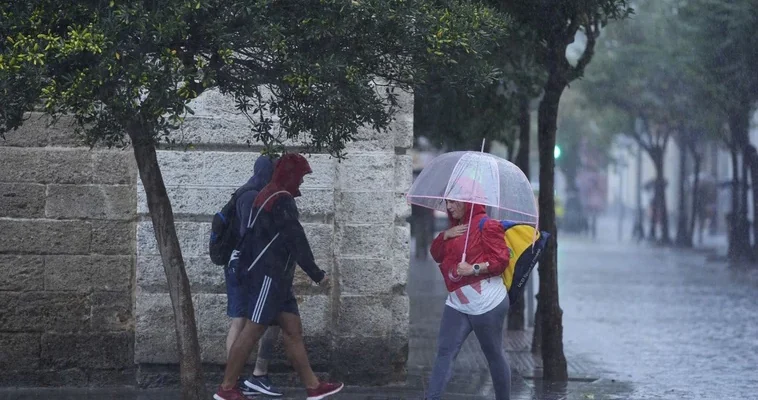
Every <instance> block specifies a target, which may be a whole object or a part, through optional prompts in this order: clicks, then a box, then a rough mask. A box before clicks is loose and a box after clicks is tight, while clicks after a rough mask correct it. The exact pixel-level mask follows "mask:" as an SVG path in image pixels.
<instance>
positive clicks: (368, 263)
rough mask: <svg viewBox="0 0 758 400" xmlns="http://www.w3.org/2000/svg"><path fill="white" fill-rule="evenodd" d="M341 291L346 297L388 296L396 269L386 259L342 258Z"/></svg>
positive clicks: (340, 264)
mask: <svg viewBox="0 0 758 400" xmlns="http://www.w3.org/2000/svg"><path fill="white" fill-rule="evenodd" d="M339 266H340V268H339V272H340V273H339V282H340V290H341V293H342V294H345V295H375V294H388V293H389V292H390V291H391V290H392V284H393V281H394V279H393V277H394V269H393V267H392V264H391V263H390V262H389V261H387V260H386V259H367V258H344V257H342V258H340V259H339Z"/></svg>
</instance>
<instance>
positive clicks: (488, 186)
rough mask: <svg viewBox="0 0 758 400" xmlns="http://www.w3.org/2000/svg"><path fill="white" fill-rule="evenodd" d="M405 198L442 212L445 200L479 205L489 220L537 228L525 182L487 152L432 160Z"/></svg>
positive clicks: (529, 188)
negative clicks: (524, 224) (484, 208)
mask: <svg viewBox="0 0 758 400" xmlns="http://www.w3.org/2000/svg"><path fill="white" fill-rule="evenodd" d="M407 199H408V202H409V203H411V204H415V205H418V206H422V207H427V208H431V209H434V210H439V211H443V212H446V211H447V208H446V205H445V201H446V200H455V201H460V202H465V203H474V204H481V205H484V206H485V207H487V214H488V215H489V216H490V217H491V218H495V219H498V220H508V221H512V222H518V223H526V224H529V225H532V226H534V227H535V229H538V223H539V212H538V210H537V201H536V198H535V196H534V191H533V189H532V185H531V184H530V183H529V179H527V177H526V175H524V173H523V172H522V171H521V169H520V168H519V167H517V166H516V165H515V164H513V163H511V162H510V161H507V160H504V159H502V158H500V157H497V156H494V155H492V154H489V153H484V152H476V151H455V152H451V153H445V154H441V155H439V156H437V157H435V158H434V160H432V161H431V162H430V163H429V164H428V165H427V166H426V167H425V168H424V169H423V170H422V171H421V174H419V176H418V178H416V180H415V181H414V182H413V185H412V186H411V189H410V191H409V192H408V196H407ZM470 229H471V226H470V224H469V230H470ZM535 239H536V238H535ZM467 247H468V232H467V234H466V247H464V248H467ZM463 260H464V261H465V254H464V255H463Z"/></svg>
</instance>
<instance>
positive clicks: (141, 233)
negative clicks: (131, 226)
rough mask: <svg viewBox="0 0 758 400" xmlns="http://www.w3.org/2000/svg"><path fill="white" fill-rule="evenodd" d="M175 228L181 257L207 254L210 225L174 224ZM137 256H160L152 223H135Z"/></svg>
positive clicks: (204, 223)
mask: <svg viewBox="0 0 758 400" xmlns="http://www.w3.org/2000/svg"><path fill="white" fill-rule="evenodd" d="M175 226H176V234H177V236H178V237H179V245H180V246H181V249H182V255H183V256H187V257H193V256H202V255H205V254H207V253H208V238H209V237H210V233H209V232H210V226H211V224H210V223H206V222H176V223H175ZM137 255H138V256H142V255H160V252H159V251H158V242H157V241H156V240H155V232H154V231H153V223H152V222H150V221H140V222H138V223H137Z"/></svg>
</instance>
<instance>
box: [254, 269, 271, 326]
mask: <svg viewBox="0 0 758 400" xmlns="http://www.w3.org/2000/svg"><path fill="white" fill-rule="evenodd" d="M269 288H271V278H269V277H268V275H266V276H264V277H263V286H262V287H261V293H260V294H259V295H258V301H257V303H256V304H255V310H253V322H255V323H256V324H260V323H261V314H262V313H263V309H264V308H265V306H266V297H268V290H269Z"/></svg>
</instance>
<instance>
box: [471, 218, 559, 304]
mask: <svg viewBox="0 0 758 400" xmlns="http://www.w3.org/2000/svg"><path fill="white" fill-rule="evenodd" d="M486 220H487V218H482V219H481V220H480V221H479V230H480V231H481V230H482V228H483V227H484V221H486ZM498 222H500V224H501V225H502V226H503V228H504V229H505V235H504V238H503V239H504V240H505V244H506V246H508V253H509V256H510V257H509V261H508V267H506V268H505V271H503V275H502V277H503V284H504V285H505V287H506V288H507V289H508V299H509V301H510V304H511V305H513V304H514V303H515V302H516V300H518V299H519V298H521V292H523V290H524V287H526V282H527V281H529V276H530V275H531V273H532V270H533V269H534V266H535V265H536V264H537V263H538V262H539V260H540V256H541V255H542V252H543V250H545V246H546V245H547V240H548V239H549V238H550V234H549V233H547V232H544V231H542V232H540V231H536V229H535V227H533V226H531V225H529V224H525V223H519V222H513V221H508V220H502V221H498ZM535 231H536V232H535Z"/></svg>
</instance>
